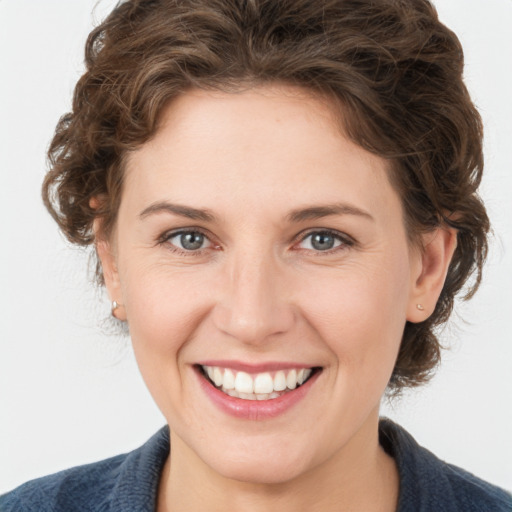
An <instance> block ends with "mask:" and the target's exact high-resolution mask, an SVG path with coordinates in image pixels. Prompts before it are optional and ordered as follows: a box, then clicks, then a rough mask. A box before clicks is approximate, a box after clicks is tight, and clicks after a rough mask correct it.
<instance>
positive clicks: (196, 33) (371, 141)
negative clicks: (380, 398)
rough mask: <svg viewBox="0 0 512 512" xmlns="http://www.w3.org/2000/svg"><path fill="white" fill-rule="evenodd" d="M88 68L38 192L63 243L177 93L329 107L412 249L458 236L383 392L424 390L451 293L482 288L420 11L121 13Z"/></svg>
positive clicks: (416, 1) (452, 85) (157, 7)
mask: <svg viewBox="0 0 512 512" xmlns="http://www.w3.org/2000/svg"><path fill="white" fill-rule="evenodd" d="M85 62H86V67H87V69H86V72H85V73H84V74H83V76H82V77H81V78H80V80H79V81H78V83H77V85H76V88H75V92H74V97H73V105H72V111H71V112H70V113H68V114H66V115H64V116H63V117H62V118H61V119H60V121H59V123H58V125H57V128H56V132H55V135H54V138H53V140H52V142H51V145H50V148H49V152H48V156H49V164H50V170H49V172H48V174H47V176H46V178H45V181H44V184H43V199H44V202H45V205H46V207H47V208H48V210H49V211H50V213H51V214H52V216H53V217H54V219H55V220H56V221H57V223H58V224H59V226H60V228H61V230H62V231H63V233H64V234H65V235H66V236H67V238H68V239H69V240H70V241H71V242H73V243H76V244H80V245H89V244H93V243H94V240H95V236H94V233H93V229H92V225H93V221H94V219H96V218H98V217H99V218H101V221H102V222H101V225H102V236H105V237H108V236H109V234H110V233H111V231H112V228H113V226H114V225H115V222H116V215H117V211H118V207H119V204H120V199H121V194H122V185H123V168H124V166H123V162H124V158H125V156H126V155H127V154H129V152H130V151H132V150H134V149H136V148H138V147H140V146H141V145H142V144H144V142H146V141H148V140H149V139H150V138H151V137H152V136H153V135H154V133H155V132H156V130H157V129H158V121H159V116H160V114H161V113H162V111H163V109H164V107H165V106H166V105H167V104H168V103H169V102H170V101H171V100H172V99H173V98H176V97H177V96H179V95H182V94H184V93H185V92H186V91H187V90H190V89H193V88H201V89H208V90H222V91H228V92H236V91H239V90H241V89H244V88H247V87H249V88H250V87H253V86H258V85H264V84H273V83H285V84H290V85H294V86H299V87H302V88H304V89H307V90H309V91H311V92H313V93H316V94H318V95H320V96H322V97H328V98H331V99H332V100H334V101H332V104H333V105H335V106H336V107H340V108H341V115H340V119H341V120H342V125H343V126H342V128H343V130H344V133H345V134H347V136H348V137H350V139H351V140H353V141H354V142H355V143H356V144H358V145H360V146H361V147H363V148H365V149H366V150H368V151H371V152H372V153H375V154H377V155H379V156H381V157H383V158H386V159H388V160H389V162H390V167H391V171H390V179H391V182H392V184H393V186H394V187H395V188H396V190H397V191H398V192H399V193H400V196H401V198H402V203H403V209H404V222H405V226H406V230H407V233H408V235H409V237H410V240H411V241H418V240H419V239H420V235H421V234H423V233H426V232H428V231H431V230H433V229H435V228H437V227H443V226H445V227H446V226H450V227H452V228H455V229H456V230H457V232H458V245H457V248H456V251H455V254H454V256H453V259H452V261H451V264H450V266H449V270H448V275H447V278H446V282H445V284H444V287H443V290H442V292H441V295H440V298H439V300H438V302H437V305H436V307H435V311H434V312H433V314H432V315H431V316H430V317H429V318H428V319H426V320H425V321H423V322H420V323H410V322H407V323H406V325H405V329H404V333H403V338H402V342H401V346H400V350H399V354H398V358H397V361H396V365H395V368H394V370H393V374H392V377H391V380H390V382H389V386H388V389H389V390H391V391H392V392H398V391H400V390H401V389H402V388H404V387H406V386H416V385H419V384H421V383H423V382H425V381H427V380H428V378H429V377H430V376H431V374H432V371H433V369H434V368H435V367H436V366H437V364H438V363H439V360H440V343H439V340H438V338H437V336H436V331H437V328H438V327H439V326H440V325H442V324H443V323H444V322H446V320H447V319H448V317H449V316H450V313H451V311H452V309H453V305H454V299H455V296H456V294H457V293H458V292H460V291H461V289H464V292H465V294H464V298H465V299H468V298H470V297H471V296H472V295H473V293H474V292H475V291H476V289H477V287H478V285H479V284H480V280H481V276H482V267H483V263H484V261H485V258H486V254H487V234H488V232H489V229H490V226H489V220H488V217H487V214H486V211H485V208H484V206H483V204H482V202H481V200H480V198H479V197H478V194H477V189H478V186H479V184H480V180H481V177H482V170H483V155H482V123H481V118H480V116H479V114H478V112H477V110H476V108H475V106H474V105H473V103H472V101H471V99H470V97H469V94H468V91H467V89H466V87H465V85H464V83H463V80H462V73H463V64H464V62H463V52H462V47H461V44H460V42H459V40H458V39H457V37H456V35H455V34H454V33H453V32H452V31H451V30H449V29H448V28H447V27H445V26H444V25H443V24H442V23H441V22H440V21H439V19H438V16H437V13H436V10H435V8H434V7H433V5H432V4H431V3H430V2H429V1H428V0H372V1H371V2H370V1H368V0H126V1H122V2H120V3H118V5H117V6H116V7H115V9H114V10H113V11H112V13H111V14H110V15H109V16H108V17H107V18H106V19H105V20H104V21H103V23H101V24H100V25H99V26H97V27H96V28H95V29H94V30H93V31H92V32H91V34H90V35H89V38H88V40H87V44H86V51H85ZM91 198H96V199H98V198H101V201H99V206H97V205H94V204H92V203H91ZM93 203H94V202H93ZM97 276H98V279H99V282H100V283H101V282H102V274H101V268H100V267H99V265H98V267H97ZM470 277H471V279H470ZM468 280H469V281H468ZM468 283H469V284H468Z"/></svg>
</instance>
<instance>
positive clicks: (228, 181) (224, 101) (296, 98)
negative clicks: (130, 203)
mask: <svg viewBox="0 0 512 512" xmlns="http://www.w3.org/2000/svg"><path fill="white" fill-rule="evenodd" d="M337 114H338V111H337V109H336V107H335V105H334V103H331V102H330V101H329V100H327V99H325V98H322V97H318V96H315V95H313V94H311V93H309V92H308V91H304V90H303V89H300V88H294V87H290V86H275V87H270V86H265V87H258V88H254V89H250V90H247V91H243V92H238V93H225V92H211V91H201V90H193V91H190V92H188V93H186V94H184V95H182V96H180V97H179V98H177V99H175V100H174V101H173V102H172V103H171V104H170V105H168V107H167V108H166V109H165V111H164V112H163V113H162V116H161V120H160V126H159V128H158V130H157V132H156V134H155V136H154V137H153V138H152V139H151V140H150V141H148V142H147V143H146V144H144V145H143V146H142V147H141V148H140V149H138V150H137V151H135V152H133V153H132V154H130V155H129V157H128V160H127V166H126V172H127V175H126V183H125V185H126V188H125V195H126V194H128V195H130V189H132V190H133V191H135V190H136V191H137V194H136V197H132V198H130V199H136V200H137V202H138V203H140V204H142V203H144V202H145V203H148V202H151V201H157V200H170V199H172V200H173V201H174V202H180V201H185V202H187V204H189V203H190V201H192V202H194V203H195V204H194V206H203V207H204V206H207V203H208V204H212V205H215V204H216V205H217V206H219V205H222V207H223V208H226V209H227V208H228V207H229V205H231V206H232V207H233V208H239V211H242V210H240V208H241V209H246V208H257V209H258V210H262V209H265V208H270V209H272V210H273V211H277V210H279V209H280V207H282V208H283V209H285V208H288V207H289V206H292V203H296V204H298V203H301V202H302V203H322V202H325V203H334V202H339V201H341V200H343V201H346V202H352V203H356V202H357V203H359V205H360V206H361V207H366V208H370V207H377V206H378V207H380V208H386V207H389V202H390V200H392V201H395V202H396V197H393V196H394V195H395V193H394V191H393V189H392V187H391V186H390V183H389V180H388V172H389V171H388V164H387V162H386V160H384V159H382V158H380V157H378V156H376V155H373V154H371V153H369V152H367V151H365V150H364V149H362V148H361V147H359V146H358V145H356V144H355V143H353V142H352V141H350V140H349V139H348V138H347V137H346V136H345V135H344V134H343V130H342V128H341V127H340V123H339V122H338V121H337ZM132 195H133V194H132ZM227 198H229V205H228V204H226V199H227ZM238 198H242V199H243V200H242V201H241V202H239V201H237V199H238Z"/></svg>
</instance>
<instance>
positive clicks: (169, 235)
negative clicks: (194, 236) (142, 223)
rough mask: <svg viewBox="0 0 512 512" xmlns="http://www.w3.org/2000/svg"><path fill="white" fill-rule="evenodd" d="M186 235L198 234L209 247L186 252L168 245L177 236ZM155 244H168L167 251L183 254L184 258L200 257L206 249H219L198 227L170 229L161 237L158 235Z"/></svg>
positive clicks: (204, 231)
mask: <svg viewBox="0 0 512 512" xmlns="http://www.w3.org/2000/svg"><path fill="white" fill-rule="evenodd" d="M187 233H200V234H201V235H203V236H204V237H205V238H206V239H207V240H208V242H209V243H210V245H209V246H208V247H203V248H201V249H198V250H197V251H190V250H189V251H187V250H186V249H181V248H180V247H177V246H176V245H174V244H171V243H170V240H171V238H174V237H176V236H178V235H184V234H187ZM157 244H158V245H164V244H168V246H169V249H170V250H171V251H172V252H176V253H179V254H183V255H186V256H199V255H202V254H203V252H204V251H206V250H207V249H210V248H212V247H219V246H218V245H217V244H216V243H215V242H214V241H213V240H212V237H211V236H210V235H209V234H208V233H207V232H206V230H204V229H203V228H200V227H195V226H191V227H186V228H185V227H184V228H176V229H171V230H169V231H165V232H164V233H162V235H160V236H159V237H158V239H157Z"/></svg>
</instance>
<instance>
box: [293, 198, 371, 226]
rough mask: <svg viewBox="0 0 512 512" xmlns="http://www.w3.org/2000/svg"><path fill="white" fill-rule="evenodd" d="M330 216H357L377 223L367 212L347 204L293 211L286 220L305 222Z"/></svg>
mask: <svg viewBox="0 0 512 512" xmlns="http://www.w3.org/2000/svg"><path fill="white" fill-rule="evenodd" d="M330 215H356V216H358V217H363V218H366V219H368V220H371V221H375V219H374V218H373V217H372V216H371V215H370V214H369V213H368V212H367V211H365V210H361V209H360V208H357V207H356V206H353V205H350V204H345V203H336V204H328V205H318V206H310V207H308V208H300V209H297V210H293V211H291V212H290V213H289V214H288V215H287V216H286V219H287V220H288V221H289V222H303V221H305V220H315V219H321V218H323V217H328V216H330Z"/></svg>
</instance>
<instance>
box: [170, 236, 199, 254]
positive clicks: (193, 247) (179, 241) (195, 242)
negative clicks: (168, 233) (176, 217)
mask: <svg viewBox="0 0 512 512" xmlns="http://www.w3.org/2000/svg"><path fill="white" fill-rule="evenodd" d="M169 242H171V243H172V244H173V245H176V246H177V247H179V248H180V249H184V250H185V251H197V250H198V249H203V248H204V247H203V246H204V244H205V242H208V239H207V238H206V236H205V235H203V234H202V233H200V232H199V231H187V232H185V233H177V234H175V235H174V236H172V237H170V238H169Z"/></svg>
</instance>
